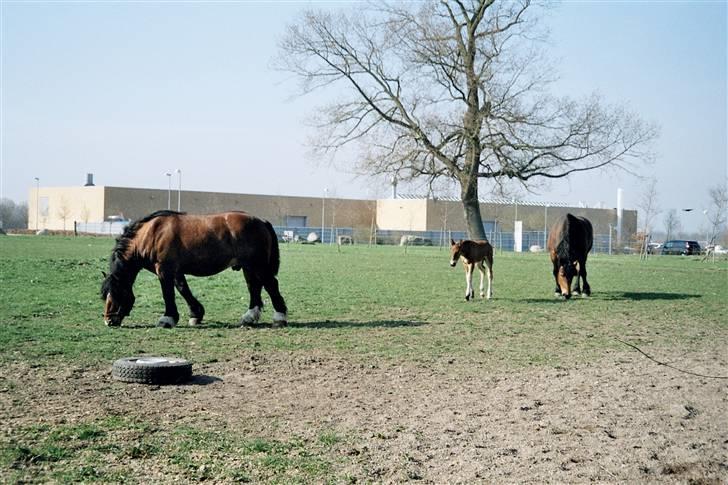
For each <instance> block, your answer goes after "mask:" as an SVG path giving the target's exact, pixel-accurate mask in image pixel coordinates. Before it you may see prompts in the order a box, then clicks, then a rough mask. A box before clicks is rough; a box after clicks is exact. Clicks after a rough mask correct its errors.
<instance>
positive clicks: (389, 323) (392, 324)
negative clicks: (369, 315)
mask: <svg viewBox="0 0 728 485" xmlns="http://www.w3.org/2000/svg"><path fill="white" fill-rule="evenodd" d="M423 325H429V323H428V322H420V321H413V320H374V321H370V322H346V321H339V320H324V321H321V322H302V323H296V322H293V323H290V324H289V327H292V328H313V329H336V328H397V327H421V326H423Z"/></svg>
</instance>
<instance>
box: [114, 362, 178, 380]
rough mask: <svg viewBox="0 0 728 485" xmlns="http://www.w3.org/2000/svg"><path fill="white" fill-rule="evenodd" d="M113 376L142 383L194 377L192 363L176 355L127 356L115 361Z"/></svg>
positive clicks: (117, 378)
mask: <svg viewBox="0 0 728 485" xmlns="http://www.w3.org/2000/svg"><path fill="white" fill-rule="evenodd" d="M111 376H112V377H113V378H114V379H116V380H117V381H123V382H137V383H140V384H179V383H182V382H185V381H188V380H189V379H190V378H191V377H192V363H191V362H189V361H187V360H185V359H178V358H174V357H127V358H124V359H119V360H117V361H116V362H114V365H113V366H112V368H111Z"/></svg>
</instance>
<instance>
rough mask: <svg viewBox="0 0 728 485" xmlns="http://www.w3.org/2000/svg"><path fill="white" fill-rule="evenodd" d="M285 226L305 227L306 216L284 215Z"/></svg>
mask: <svg viewBox="0 0 728 485" xmlns="http://www.w3.org/2000/svg"><path fill="white" fill-rule="evenodd" d="M286 227H306V216H286Z"/></svg>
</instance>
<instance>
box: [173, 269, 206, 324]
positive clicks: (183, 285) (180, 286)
mask: <svg viewBox="0 0 728 485" xmlns="http://www.w3.org/2000/svg"><path fill="white" fill-rule="evenodd" d="M174 286H175V287H176V288H177V291H179V294H180V295H182V298H184V299H185V301H186V302H187V306H188V307H189V308H190V321H189V324H190V325H198V324H199V323H200V322H202V317H204V316H205V308H204V307H203V306H202V304H201V303H200V302H199V301H197V298H195V297H194V295H193V294H192V291H190V287H189V286H188V285H187V278H185V275H183V274H181V273H178V274H177V277H176V278H175V279H174Z"/></svg>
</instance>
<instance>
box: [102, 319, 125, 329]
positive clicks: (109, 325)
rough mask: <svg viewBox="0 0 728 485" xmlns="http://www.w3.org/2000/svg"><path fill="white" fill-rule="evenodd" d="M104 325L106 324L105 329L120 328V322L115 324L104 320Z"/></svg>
mask: <svg viewBox="0 0 728 485" xmlns="http://www.w3.org/2000/svg"><path fill="white" fill-rule="evenodd" d="M104 323H105V324H106V326H107V327H121V322H119V323H115V322H112V321H111V320H104Z"/></svg>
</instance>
